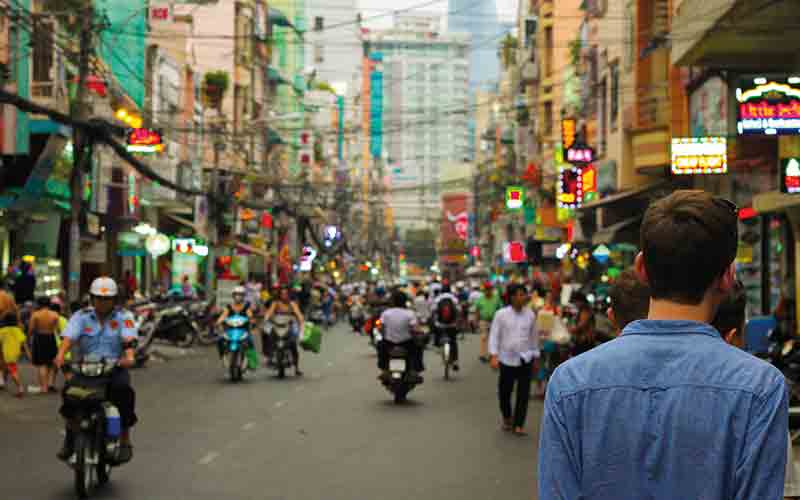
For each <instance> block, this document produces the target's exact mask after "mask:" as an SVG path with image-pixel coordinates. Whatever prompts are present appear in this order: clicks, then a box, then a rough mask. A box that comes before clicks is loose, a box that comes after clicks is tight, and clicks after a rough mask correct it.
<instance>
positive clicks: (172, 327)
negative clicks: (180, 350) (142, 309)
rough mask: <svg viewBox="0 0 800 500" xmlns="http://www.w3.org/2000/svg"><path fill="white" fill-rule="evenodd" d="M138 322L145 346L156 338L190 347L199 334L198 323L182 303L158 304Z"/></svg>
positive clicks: (179, 345)
mask: <svg viewBox="0 0 800 500" xmlns="http://www.w3.org/2000/svg"><path fill="white" fill-rule="evenodd" d="M137 322H138V323H139V324H138V327H139V337H140V338H141V339H143V340H142V343H141V344H142V345H143V346H144V347H145V348H146V347H149V346H150V344H151V343H152V342H153V341H154V340H156V339H159V340H165V341H167V342H169V343H171V344H174V345H175V346H177V347H184V348H185V347H190V346H191V345H192V344H194V342H195V340H196V339H197V336H198V330H199V326H198V323H197V321H196V320H195V319H194V318H192V315H191V314H190V312H189V311H188V310H187V308H186V307H184V306H183V305H182V304H176V303H171V302H167V303H165V304H163V305H161V306H160V307H159V306H158V305H157V306H156V307H154V308H152V309H150V310H149V311H147V313H146V315H145V316H144V317H142V318H139V319H138V321H137ZM206 343H207V342H206Z"/></svg>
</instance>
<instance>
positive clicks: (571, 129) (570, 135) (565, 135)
mask: <svg viewBox="0 0 800 500" xmlns="http://www.w3.org/2000/svg"><path fill="white" fill-rule="evenodd" d="M577 132H578V122H577V120H575V118H564V119H563V120H561V147H563V148H564V149H565V150H567V149H569V148H571V147H572V145H573V144H575V137H576V135H577Z"/></svg>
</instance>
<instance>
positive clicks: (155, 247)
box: [144, 233, 169, 257]
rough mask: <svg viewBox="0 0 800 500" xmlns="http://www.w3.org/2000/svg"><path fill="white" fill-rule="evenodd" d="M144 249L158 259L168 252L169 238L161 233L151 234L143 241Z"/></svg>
mask: <svg viewBox="0 0 800 500" xmlns="http://www.w3.org/2000/svg"><path fill="white" fill-rule="evenodd" d="M144 247H145V248H146V249H147V251H148V252H149V253H150V255H152V256H153V257H159V256H161V255H164V254H165V253H167V252H168V251H169V237H168V236H167V235H165V234H162V233H156V234H151V235H150V236H148V237H147V240H145V243H144Z"/></svg>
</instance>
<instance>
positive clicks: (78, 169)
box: [68, 0, 94, 301]
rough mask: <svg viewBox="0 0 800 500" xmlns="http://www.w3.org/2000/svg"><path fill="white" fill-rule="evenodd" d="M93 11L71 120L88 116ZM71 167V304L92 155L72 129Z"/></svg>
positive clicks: (87, 16) (85, 22) (85, 25)
mask: <svg viewBox="0 0 800 500" xmlns="http://www.w3.org/2000/svg"><path fill="white" fill-rule="evenodd" d="M93 18H94V9H92V0H87V1H86V6H85V11H84V15H83V19H82V21H81V22H82V24H81V33H80V55H79V58H78V89H77V93H76V97H75V105H74V108H73V114H72V116H73V117H74V118H75V119H77V120H86V119H87V118H88V115H89V109H88V103H87V102H86V79H87V77H88V76H89V57H90V55H91V52H92V30H93ZM72 144H73V165H72V175H71V178H70V190H71V196H72V203H71V204H72V210H71V212H72V214H71V217H72V218H71V220H70V238H69V267H68V272H69V287H68V296H69V300H70V301H78V300H80V292H81V290H80V287H81V226H80V224H81V214H82V213H83V205H82V204H83V199H82V198H83V196H82V193H83V169H84V168H85V165H86V163H87V161H91V157H90V156H91V151H90V150H89V149H88V148H87V147H88V146H89V144H90V140H87V135H86V134H85V133H84V131H83V130H81V129H80V128H79V127H74V129H73V132H72Z"/></svg>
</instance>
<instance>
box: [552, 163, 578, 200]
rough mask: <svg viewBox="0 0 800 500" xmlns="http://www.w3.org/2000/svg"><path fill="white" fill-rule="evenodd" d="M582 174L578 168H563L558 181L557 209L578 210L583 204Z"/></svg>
mask: <svg viewBox="0 0 800 500" xmlns="http://www.w3.org/2000/svg"><path fill="white" fill-rule="evenodd" d="M582 174H583V172H582V171H581V168H580V167H576V166H569V167H563V168H562V169H561V171H560V172H559V175H558V177H559V179H558V206H559V208H578V207H580V206H581V203H583V175H582Z"/></svg>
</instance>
